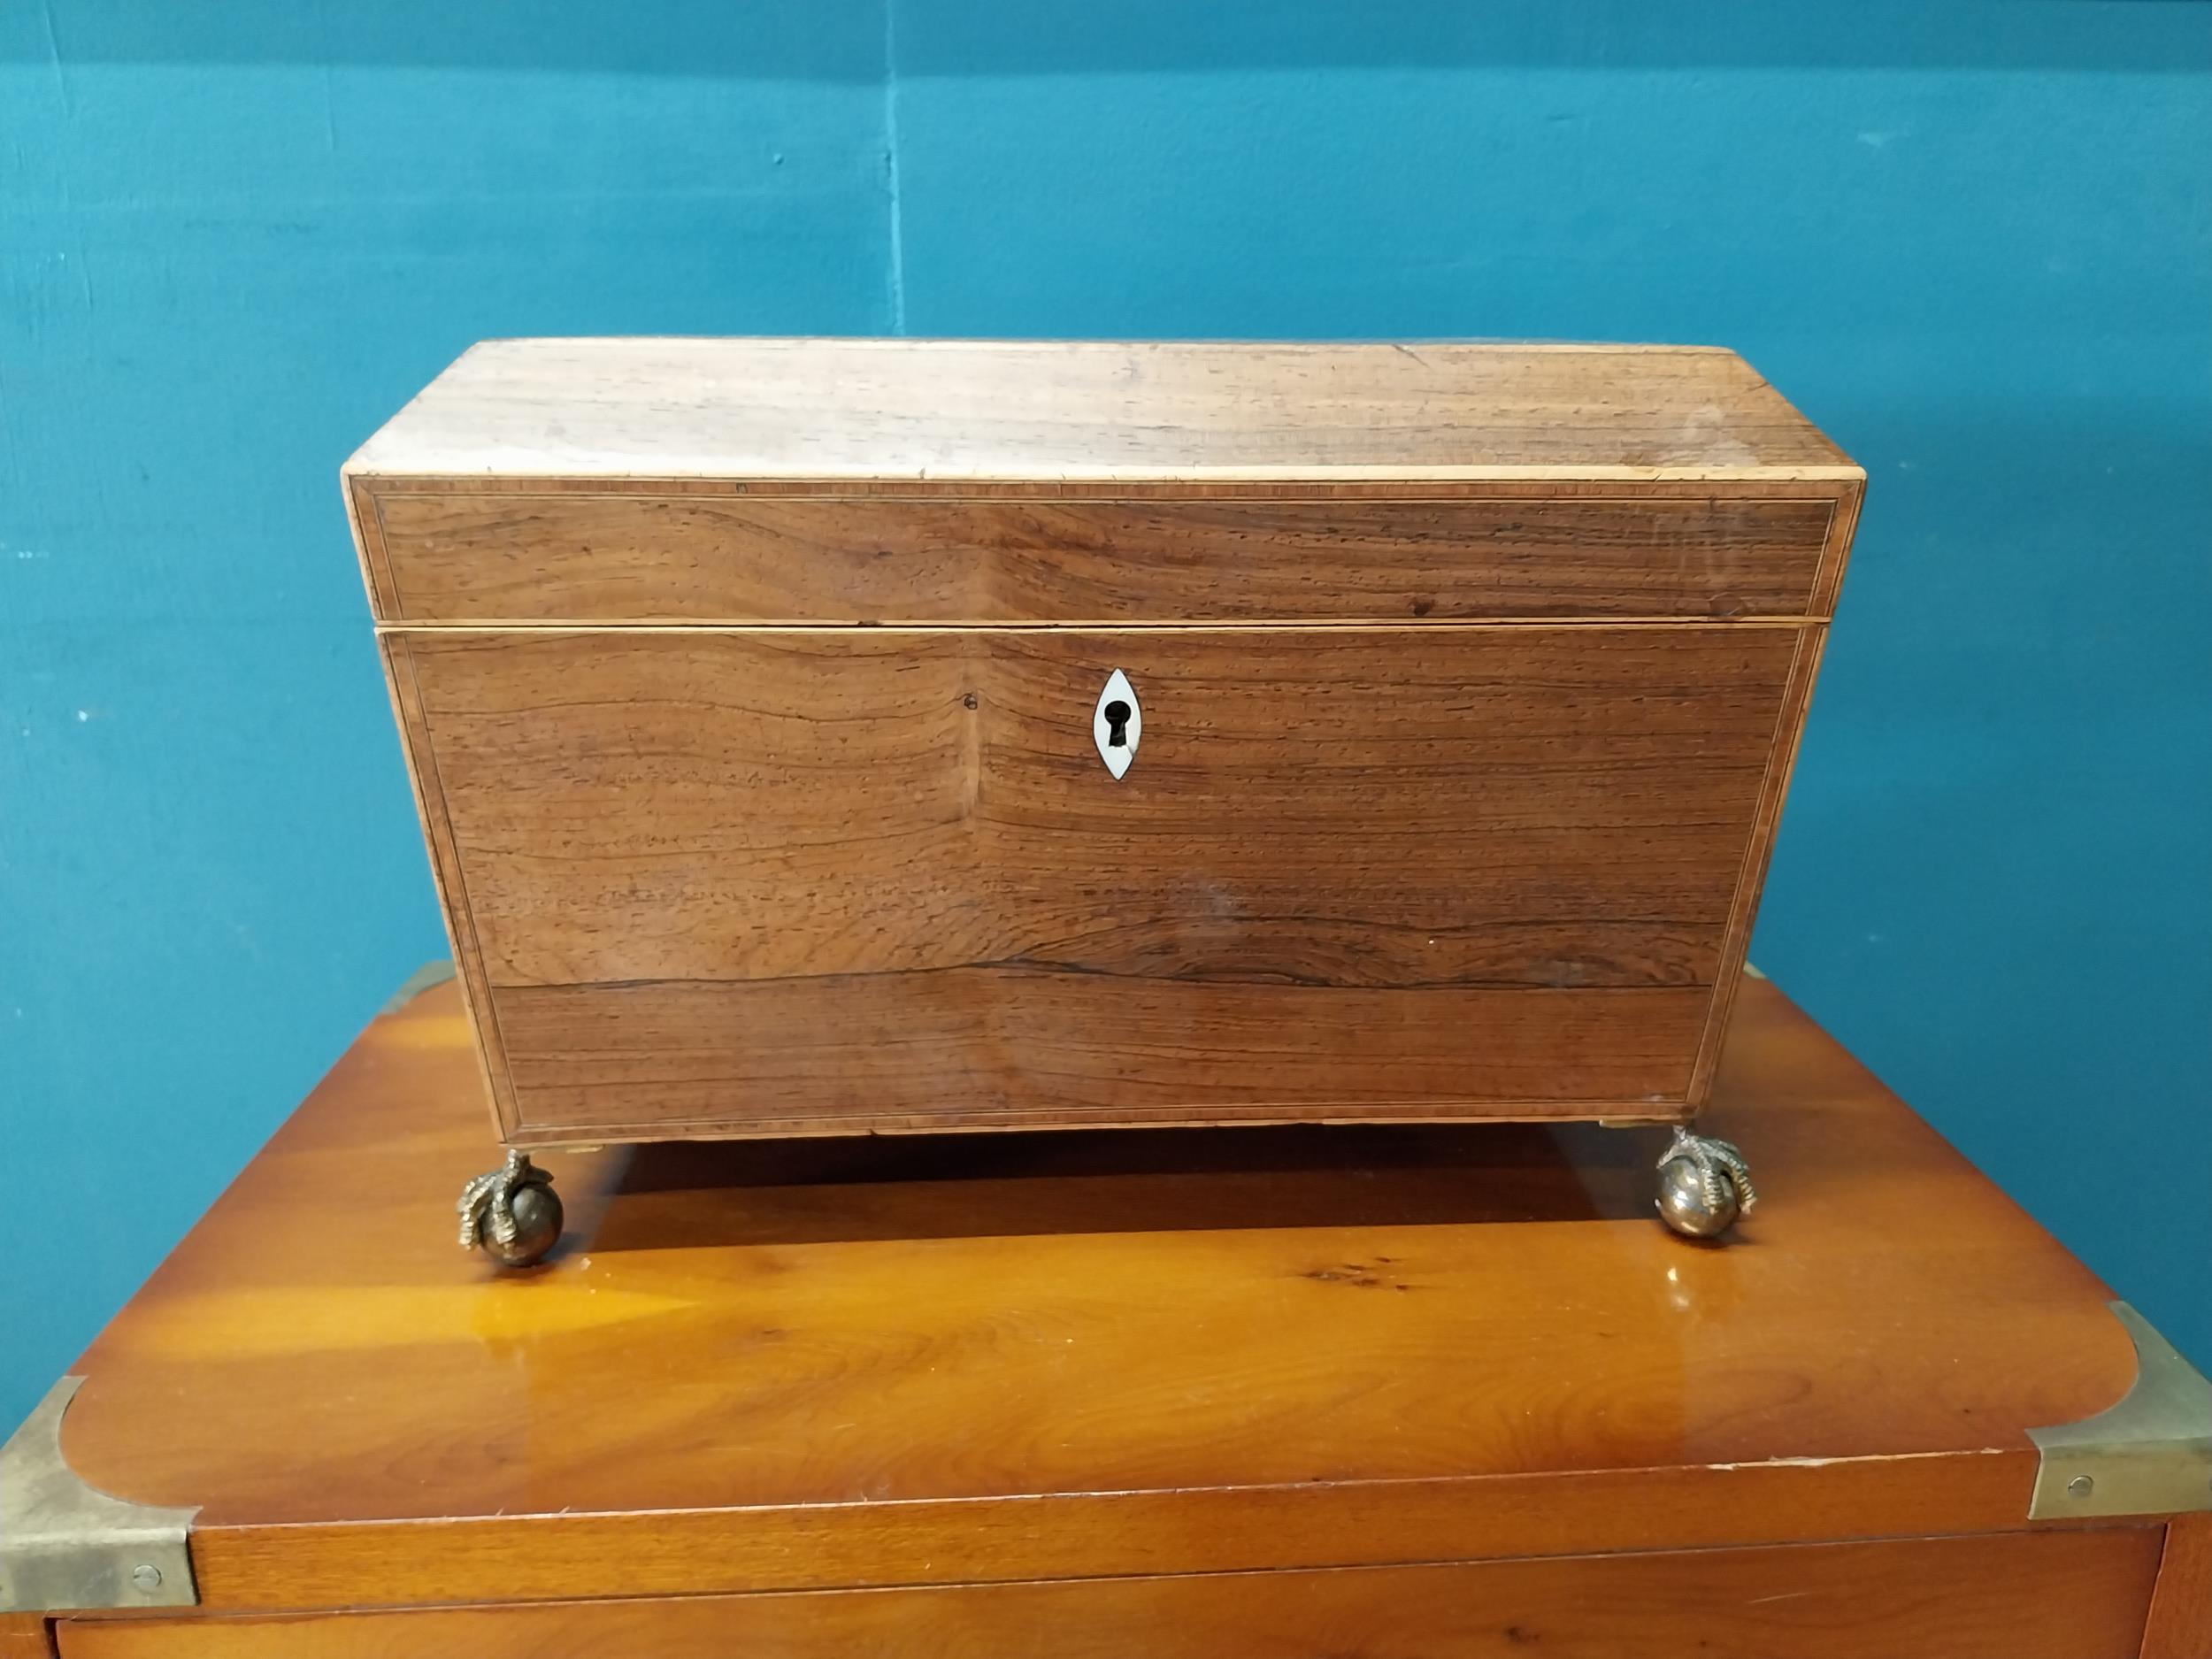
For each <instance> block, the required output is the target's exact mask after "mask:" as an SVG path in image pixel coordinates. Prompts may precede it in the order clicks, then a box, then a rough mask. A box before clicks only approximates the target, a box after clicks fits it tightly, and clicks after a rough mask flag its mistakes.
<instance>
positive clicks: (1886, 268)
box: [0, 0, 2212, 1422]
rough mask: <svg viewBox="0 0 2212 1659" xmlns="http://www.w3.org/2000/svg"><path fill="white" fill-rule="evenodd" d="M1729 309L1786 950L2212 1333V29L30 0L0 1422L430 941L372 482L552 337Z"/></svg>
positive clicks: (1450, 322) (2039, 22)
mask: <svg viewBox="0 0 2212 1659" xmlns="http://www.w3.org/2000/svg"><path fill="white" fill-rule="evenodd" d="M896 330H904V331H905V332H908V333H913V334H946V333H975V334H1222V335H1240V334H1248V335H1290V336H1296V335H1361V334H1373V335H1382V334H1410V335H1437V334H1502V335H1523V334H1525V335H1539V336H1573V337H1588V338H1601V339H1602V338H1634V339H1644V338H1651V339H1689V340H1709V341H1719V342H1726V343H1729V344H1732V345H1735V346H1737V347H1739V348H1740V349H1743V350H1744V351H1745V352H1746V353H1747V355H1748V356H1749V357H1752V358H1753V360H1754V361H1755V362H1756V363H1757V364H1758V365H1759V366H1760V367H1761V368H1762V369H1763V370H1764V371H1765V372H1766V373H1768V374H1769V375H1770V376H1771V377H1772V378H1773V379H1774V380H1777V381H1778V383H1779V384H1780V385H1781V386H1782V387H1783V388H1785V389H1786V391H1787V392H1788V393H1789V395H1790V396H1792V397H1793V398H1794V399H1795V400H1796V401H1797V402H1798V403H1800V404H1801V406H1802V407H1804V408H1805V409H1806V410H1807V411H1809V412H1810V413H1811V414H1812V415H1813V416H1814V417H1815V418H1816V419H1818V420H1819V421H1821V422H1822V424H1823V425H1824V426H1827V427H1828V428H1829V429H1830V430H1831V431H1832V433H1833V434H1835V435H1836V436H1837V437H1838V438H1839V440H1840V441H1841V442H1843V443H1844V444H1845V445H1846V446H1847V448H1848V449H1851V450H1852V452H1853V453H1854V454H1855V455H1856V456H1857V457H1859V458H1860V459H1861V460H1863V462H1864V463H1865V464H1866V465H1867V468H1868V470H1869V472H1870V474H1871V475H1872V484H1871V495H1870V507H1869V510H1868V512H1867V516H1866V519H1865V523H1864V526H1863V532H1862V534H1861V538H1860V546H1859V553H1858V557H1857V560H1856V564H1855V568H1854V571H1853V573H1852V580H1851V582H1850V585H1849V586H1848V588H1847V590H1846V595H1845V601H1844V606H1843V611H1842V613H1841V615H1840V617H1839V620H1838V623H1837V626H1836V628H1835V633H1834V638H1833V641H1832V647H1831V650H1830V653H1829V658H1828V667H1827V671H1826V673H1825V676H1824V680H1823V684H1822V688H1821V693H1820V697H1819V700H1818V702H1817V703H1816V708H1815V711H1814V717H1813V722H1812V729H1811V732H1810V733H1809V738H1808V741H1807V749H1806V755H1805V759H1804V762H1803V764H1802V766H1801V770H1800V773H1799V781H1798V785H1797V788H1796V792H1795V795H1794V796H1793V801H1792V803H1791V807H1790V811H1789V815H1788V818H1787V819H1786V824H1785V826H1784V831H1783V837H1782V843H1781V848H1780V851H1779V854H1778V859H1777V862H1776V866H1775V872H1774V876H1773V879H1772V883H1771V886H1770V890H1769V895H1768V899H1767V905H1766V910H1765V912H1764V915H1763V918H1762V921H1761V925H1760V929H1759V933H1758V937H1757V941H1756V946H1755V952H1754V954H1755V958H1756V959H1757V960H1759V961H1761V962H1762V963H1763V964H1764V965H1765V966H1766V967H1768V968H1769V969H1770V971H1771V972H1773V973H1774V974H1775V975H1776V977H1777V978H1778V979H1782V980H1783V981H1784V982H1785V983H1786V985H1787V986H1788V987H1789V988H1790V989H1791V990H1792V991H1793V993H1795V994H1796V995H1798V996H1799V997H1800V998H1801V1000H1802V1001H1803V1002H1806V1003H1807V1004H1808V1005H1809V1006H1810V1007H1811V1008H1812V1009H1813V1010H1815V1011H1816V1013H1818V1014H1819V1015H1820V1016H1821V1017H1822V1018H1824V1019H1825V1020H1826V1021H1827V1022H1828V1023H1829V1024H1830V1025H1832V1027H1833V1028H1834V1029H1835V1030H1836V1031H1837V1032H1838V1033H1839V1034H1841V1035H1842V1036H1844V1037H1845V1038H1846V1039H1847V1040H1848V1041H1850V1042H1852V1043H1853V1044H1854V1045H1855V1047H1856V1048H1858V1049H1859V1050H1860V1052H1861V1053H1862V1054H1863V1055H1864V1056H1866V1057H1867V1058H1868V1059H1869V1060H1870V1062H1871V1063H1872V1064H1874V1065H1875V1067H1876V1068H1877V1070H1878V1071H1881V1072H1882V1074H1883V1075H1884V1076H1885V1077H1886V1078H1887V1079H1889V1080H1890V1081H1891V1082H1892V1083H1893V1084H1894V1085H1896V1086H1897V1087H1900V1088H1901V1090H1902V1091H1903V1092H1904V1093H1905V1094H1907V1095H1908V1096H1909V1097H1910V1098H1911V1099H1913V1100H1914V1101H1916V1102H1917V1103H1918V1104H1919V1105H1920V1106H1921V1108H1922V1109H1923V1110H1924V1111H1926V1112H1927V1113H1928V1115H1929V1116H1930V1117H1932V1118H1933V1119H1934V1120H1935V1121H1936V1122H1937V1123H1938V1124H1939V1125H1940V1126H1941V1127H1943V1128H1944V1129H1945V1130H1946V1131H1947V1133H1950V1134H1951V1135H1952V1136H1953V1138H1954V1139H1955V1140H1956V1141H1959V1142H1960V1143H1961V1145H1962V1146H1963V1147H1964V1148H1966V1149H1967V1150H1968V1151H1969V1152H1970V1154H1971V1155H1972V1156H1974V1157H1975V1158H1976V1159H1978V1161H1979V1162H1980V1163H1981V1164H1983V1165H1984V1166H1985V1168H1987V1169H1988V1170H1990V1171H1992V1172H1993V1174H1994V1175H1995V1176H1996V1177H1997V1178H1998V1179H2000V1180H2001V1181H2002V1182H2003V1183H2004V1185H2005V1186H2006V1187H2008V1189H2009V1190H2010V1191H2011V1192H2013V1193H2014V1194H2016V1195H2017V1196H2018V1197H2019V1198H2020V1200H2021V1201H2022V1202H2024V1203H2025V1204H2026V1205H2027V1206H2028V1207H2029V1208H2030V1209H2031V1210H2033V1211H2034V1212H2035V1213H2036V1214H2038V1215H2039V1216H2040V1217H2042V1218H2043V1219H2044V1220H2045V1221H2046V1222H2047V1223H2048V1224H2049V1225H2051V1226H2052V1227H2054V1228H2055V1230H2056V1231H2057V1232H2058V1233H2060V1234H2061V1235H2062V1237H2064V1238H2065V1239H2066V1240H2068V1241H2069V1242H2070V1243H2071V1244H2072V1245H2073V1246H2074V1247H2075V1248H2077V1249H2078V1250H2079V1251H2081V1252H2082V1253H2083V1254H2084V1255H2085V1256H2086V1257H2087V1258H2088V1259H2089V1260H2090V1261H2091V1263H2093V1265H2095V1266H2096V1267H2098V1268H2099V1269H2100V1270H2101V1271H2102V1272H2103V1273H2104V1274H2105V1275H2106V1276H2107V1277H2108V1278H2109V1279H2112V1280H2113V1281H2114V1283H2115V1284H2116V1286H2118V1287H2119V1289H2120V1291H2121V1292H2122V1294H2125V1295H2128V1296H2130V1297H2131V1299H2133V1300H2134V1301H2136V1302H2138V1303H2139V1304H2140V1305H2141V1306H2142V1307H2143V1308H2144V1309H2145V1310H2147V1312H2148V1313H2149V1314H2150V1316H2151V1317H2152V1318H2153V1319H2154V1321H2155V1322H2157V1323H2158V1324H2159V1325H2161V1326H2162V1327H2163V1328H2164V1329H2166V1330H2167V1332H2168V1333H2170V1335H2172V1336H2174V1337H2175V1338H2176V1339H2177V1340H2179V1341H2181V1342H2182V1343H2183V1345H2184V1346H2185V1347H2186V1348H2191V1349H2193V1352H2194V1353H2195V1355H2196V1356H2198V1358H2199V1359H2200V1363H2212V1293H2208V1290H2207V1288H2206V1285H2205V1280H2204V1277H2203V1272H2204V1263H2207V1262H2208V1261H2212V647H2208V643H2207V641H2206V639H2205V637H2204V636H2205V634H2206V631H2207V626H2208V623H2212V557H2208V555H2212V530H2208V526H2212V6H2205V5H2197V4H2155V3H2147V0H2139V3H2135V4H2087V3H2086V0H1979V3H1977V4H1965V3H1955V4H1942V5H1931V4H1924V0H1914V3H1913V4H1889V5H1864V4H1861V5H1837V4H1821V5H1811V4H1764V5H1756V6H1753V5H1733V4H1680V3H1677V4H1660V3H1657V0H1620V3H1619V4H1575V3H1573V0H1525V3H1522V4H1494V5H1488V6H1470V5H1458V4H1435V5H1433V6H1418V5H1413V4H1364V5H1360V6H1348V5H1341V4H1330V3H1329V0H1303V3H1301V0H1277V3H1276V4H1234V3H1231V0H1224V3H1223V4H1216V5H1213V6H1210V7H1201V6H1189V5H1186V4H1180V3H1179V0H1154V3H1152V4H1116V3H1114V0H1100V3H1099V4H1094V5H1091V6H1088V7H1086V8H1081V9H1080V10H1079V12H1078V11H1077V9H1074V8H1065V7H1057V6H1049V5H1042V6H1041V5H1037V4H997V3H993V0H877V3H876V4H865V5H863V4H851V5H845V4H822V3H818V4H807V5H798V4H791V5H787V6H781V7H778V6H771V5H767V4H735V5H732V4H714V5H709V4H698V5H680V4H652V3H650V0H640V3H639V4H632V5H628V6H624V7H611V6H605V5H599V4H590V3H589V0H540V3H539V4H528V5H526V4H520V3H519V0H516V3H514V4H494V3H492V0H477V3H476V4H465V5H456V4H449V3H447V0H442V3H441V4H418V3H414V0H410V3H408V4H390V3H388V4H369V5H365V6H363V5H356V6H349V7H340V6H334V5H317V6H309V5H304V4H297V3H296V0H230V3H229V4H227V5H224V6H220V7H218V6H215V5H212V4H209V5H201V4H192V3H189V0H142V3H141V4H128V3H126V0H109V3H108V4H93V3H91V0H50V4H37V3H36V0H0V1263H4V1267H0V1422H4V1421H12V1419H13V1418H14V1417H16V1416H18V1415H19V1414H20V1412H21V1411H22V1410H24V1409H26V1408H27V1406H28V1404H29V1403H30V1402H31V1401H32V1400H33V1399H34V1398H35V1394H37V1392H38V1391H39V1390H40V1389H42V1387H43V1386H44V1385H45V1383H46V1381H47V1380H48V1379H50V1377H51V1376H52V1375H53V1374H55V1373H56V1372H57V1371H58V1370H59V1368H60V1367H62V1366H63V1365H65V1363H67V1362H68V1360H69V1359H70V1357H71V1356H73V1353H74V1352H75V1350H76V1349H77V1348H78V1347H79V1346H81V1344H82V1343H83V1342H84V1341H85V1340H87V1339H88V1337H89V1336H90V1335H91V1334H92V1333H93V1332H94V1331H95V1330H96V1328H97V1327H98V1325H99V1324H100V1323H101V1321H102V1320H103V1319H104V1318H105V1317H106V1316H107V1315H108V1314H109V1313H110V1312H111V1310H113V1308H114V1307H115V1306H116V1305H117V1304H118V1303H119V1302H120V1301H121V1300H122V1299H123V1297H125V1296H126V1295H127V1294H128V1293H129V1291H130V1289H131V1287H132V1286H134V1284H135V1283H136V1281H137V1280H138V1279H140V1278H141V1277H142V1275H143V1274H144V1273H145V1272H146V1271H148V1269H150V1267H151V1266H152V1264H153V1263H155V1262H156V1261H157V1259H158V1258H159V1256H161V1254H162V1252H163V1251H164V1250H165V1249H166V1248H168V1246H169V1245H170V1244H171V1243H172V1242H173V1240H175V1239H176V1237H177V1236H178V1235H179V1234H180V1233H181V1232H182V1231H183V1229H184V1228H185V1227H186V1226H187V1225H188V1224H189V1223H190V1221H191V1219H192V1217H194V1216H195V1215H196V1213H197V1212H198V1211H199V1210H201V1209H202V1208H203V1207H204V1205H205V1204H206V1203H207V1202H208V1201H209V1200H210V1199H211V1197H212V1196H213V1195H214V1194H215V1193H216V1192H217V1191H218V1190H219V1188H220V1187H221V1185H222V1183H223V1182H224V1181H225V1180H226V1179H227V1178H228V1176H229V1175H230V1174H231V1173H232V1172H233V1171H234V1170H235V1169H236V1168H237V1167H238V1166H239V1165H240V1164H242V1162H243V1161H244V1160H245V1159H246V1157H247V1156H249V1155H250V1152H251V1151H252V1149H253V1148H254V1147H255V1145H256V1144H257V1142H258V1141H260V1140H261V1138H262V1137H263V1136H264V1135H265V1134H266V1133H267V1132H268V1131H269V1130H270V1129H271V1128H272V1127H273V1125H275V1123H276V1122H277V1121H278V1120H279V1119H280V1118H281V1117H282V1115H283V1114H284V1113H285V1112H286V1111H287V1110H288V1109H289V1108H290V1107H291V1105H292V1104H293V1103H294V1102H295V1101H296V1099H297V1098H298V1096H299V1095H300V1094H302V1093H303V1091H304V1089H305V1088H306V1087H308V1086H309V1085H310V1084H311V1082H312V1081H313V1079H315V1077H316V1076H317V1075H318V1073H319V1071H321V1070H322V1069H323V1068H324V1067H325V1066H326V1064H328V1063H329V1061H330V1060H331V1059H332V1058H333V1057H334V1056H335V1055H336V1054H337V1053H338V1052H339V1050H340V1049H341V1048H342V1047H343V1046H344V1044H345V1043H346V1041H348V1040H349V1037H350V1036H351V1035H352V1033H354V1032H355V1031H356V1030H357V1028H358V1027H359V1025H361V1024H362V1023H363V1021H364V1020H365V1019H366V1018H367V1017H368V1016H369V1014H370V1013H371V1012H372V1010H373V1009H374V1008H375V1006H376V1005H377V1004H378V1002H380V1001H381V1000H382V998H383V996H384V995H386V993H387V992H388V990H389V989H390V987H392V986H393V985H394V984H395V983H396V982H397V980H398V979H400V978H401V977H402V976H403V974H405V973H406V972H408V971H409V970H410V969H411V967H413V966H414V965H415V964H417V963H418V962H419V961H420V960H422V959H424V958H425V957H427V956H433V955H435V954H440V953H441V951H442V943H441V941H440V937H439V933H438V929H437V925H436V920H435V917H434V912H433V910H432V908H431V903H430V898H429V881H428V876H427V872H426V868H425V865H424V862H423V856H422V853H421V850H420V846H419V841H418V839H417V836H416V832H415V828H414V826H413V822H412V818H411V809H410V807H409V805H408V802H407V796H406V788H405V785H404V783H403V779H402V776H401V773H400V769H399V764H398V758H397V752H396V746H395V743H394V740H393V738H392V735H391V733H390V729H389V719H388V714H387V711H386V708H385V703H384V698H383V693H382V690H381V687H380V684H379V681H378V680H377V676H376V673H375V671H374V666H373V659H372V657H371V653H370V650H369V635H368V626H367V618H366V612H365V606H364V603H363V601H362V597H361V594H360V589H359V587H358V583H357V578H356V577H355V575H354V572H353V567H352V563H351V558H350V555H349V549H348V546H347V542H346V535H345V528H344V525H343V521H342V518H341V515H340V511H339V507H338V500H337V493H336V489H335V485H334V473H335V468H336V465H337V463H338V461H339V460H340V459H341V458H342V457H343V456H344V455H345V454H346V453H347V451H348V450H349V449H351V448H352V446H353V445H354V444H355V443H356V442H358V441H359V440H360V439H361V438H362V437H364V436H365V434H367V433H368V432H370V431H371V430H372V429H373V427H374V426H376V425H377V424H378V423H379V422H380V420H381V419H383V418H384V417H385V416H386V415H388V413H389V412H390V411H392V410H393V409H394V408H395V407H396V406H397V404H398V403H401V402H402V401H403V399H404V398H405V397H406V396H408V395H409V394H410V393H411V392H412V391H413V390H414V389H416V388H417V387H418V386H419V384H420V383H421V382H422V381H423V380H426V378H427V377H428V376H429V375H430V374H431V373H434V371H435V370H436V369H437V368H438V367H439V366H441V365H442V364H443V363H445V362H446V361H447V360H448V359H449V358H450V357H452V356H453V355H454V354H455V353H456V352H457V351H458V350H459V349H460V348H461V347H463V346H464V345H465V344H466V343H467V342H470V341H472V340H473V339H475V338H477V337H479V336H481V335H488V334H533V333H583V332H591V333H617V334H618V333H748V332H781V331H811V332H851V333H869V332H890V331H896Z"/></svg>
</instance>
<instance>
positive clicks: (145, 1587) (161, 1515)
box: [0, 1377, 200, 1613]
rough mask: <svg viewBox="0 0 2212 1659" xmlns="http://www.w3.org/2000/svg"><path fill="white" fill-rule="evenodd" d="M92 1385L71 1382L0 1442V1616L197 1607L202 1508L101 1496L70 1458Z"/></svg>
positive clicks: (65, 1382)
mask: <svg viewBox="0 0 2212 1659" xmlns="http://www.w3.org/2000/svg"><path fill="white" fill-rule="evenodd" d="M83 1385H84V1379H83V1378H81V1377H65V1378H63V1379H61V1380H60V1381H59V1382H58V1383H56V1384H55V1385H54V1386H53V1387H52V1388H50V1389H49V1390H48V1391H47V1394H46V1398H45V1399H43V1400H42V1401H40V1402H39V1403H38V1406H37V1408H36V1409H35V1410H33V1411H32V1413H31V1415H30V1416H29V1417H26V1418H25V1419H24V1420H23V1426H22V1427H21V1428H19V1429H18V1430H17V1431H16V1432H14V1433H13V1434H12V1435H11V1436H9V1438H8V1443H7V1444H6V1445H5V1446H0V1613H58V1612H63V1611H73V1610H76V1609H89V1608H123V1607H192V1606H195V1605H196V1604H197V1602H198V1601H199V1599H200V1594H199V1587H198V1586H197V1585H196V1584H195V1583H194V1582H193V1578H192V1556H191V1552H190V1551H189V1549H188V1548H187V1547H186V1544H185V1535H186V1534H187V1533H188V1532H190V1530H191V1527H192V1517H194V1516H196V1515H197V1514H198V1513H199V1511H198V1510H197V1509H155V1508H153V1507H151V1506H150V1505H148V1504H143V1503H133V1502H130V1501H129V1500H127V1499H125V1498H111V1497H110V1496H109V1495H108V1494H106V1493H104V1492H95V1491H94V1490H93V1489H92V1488H91V1487H90V1486H87V1485H85V1483H84V1482H83V1481H81V1480H80V1479H77V1475H76V1471H74V1470H73V1469H71V1468H70V1467H69V1464H68V1463H67V1462H65V1460H64V1459H63V1457H62V1455H61V1419H62V1414H63V1413H64V1412H65V1411H67V1410H68V1409H69V1402H71V1401H72V1400H73V1399H75V1398H76V1394H77V1390H78V1389H79V1388H81V1386H83Z"/></svg>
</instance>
